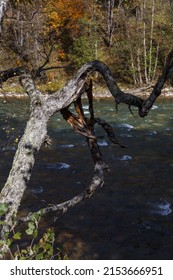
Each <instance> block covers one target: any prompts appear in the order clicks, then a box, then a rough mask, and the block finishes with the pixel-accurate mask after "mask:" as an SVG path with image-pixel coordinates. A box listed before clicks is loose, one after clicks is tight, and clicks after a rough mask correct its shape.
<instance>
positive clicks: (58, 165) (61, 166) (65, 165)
mask: <svg viewBox="0 0 173 280" xmlns="http://www.w3.org/2000/svg"><path fill="white" fill-rule="evenodd" d="M46 167H47V168H48V169H54V170H58V169H68V168H70V165H69V164H68V163H65V162H59V163H48V164H47V165H46Z"/></svg>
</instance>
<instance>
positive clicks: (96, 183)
mask: <svg viewBox="0 0 173 280" xmlns="http://www.w3.org/2000/svg"><path fill="white" fill-rule="evenodd" d="M103 183H104V177H103V169H102V166H101V165H100V164H98V163H96V164H95V167H94V176H93V179H92V182H91V183H90V185H89V186H88V187H87V188H86V189H85V190H84V191H83V192H82V193H81V194H79V195H77V196H75V197H73V198H72V199H70V200H68V201H66V202H63V203H61V204H57V205H52V206H49V207H46V208H43V209H41V210H39V211H38V212H37V213H38V214H41V215H44V214H47V213H49V212H56V217H58V216H60V215H62V214H64V213H65V212H67V210H69V208H71V207H74V206H75V205H76V204H78V203H80V202H81V201H82V200H84V199H86V198H89V197H91V196H92V195H93V194H94V193H95V191H96V189H97V188H98V187H102V186H103ZM31 217H32V213H31V214H29V215H28V216H27V217H23V218H20V219H18V220H17V223H21V222H27V221H29V220H31Z"/></svg>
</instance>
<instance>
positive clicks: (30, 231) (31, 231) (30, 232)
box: [25, 228, 34, 235]
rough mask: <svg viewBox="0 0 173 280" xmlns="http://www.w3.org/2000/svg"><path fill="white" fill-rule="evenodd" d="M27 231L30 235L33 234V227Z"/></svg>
mask: <svg viewBox="0 0 173 280" xmlns="http://www.w3.org/2000/svg"><path fill="white" fill-rule="evenodd" d="M25 232H26V234H28V235H32V234H33V232H34V230H33V229H31V228H28V229H27V230H26V231H25Z"/></svg>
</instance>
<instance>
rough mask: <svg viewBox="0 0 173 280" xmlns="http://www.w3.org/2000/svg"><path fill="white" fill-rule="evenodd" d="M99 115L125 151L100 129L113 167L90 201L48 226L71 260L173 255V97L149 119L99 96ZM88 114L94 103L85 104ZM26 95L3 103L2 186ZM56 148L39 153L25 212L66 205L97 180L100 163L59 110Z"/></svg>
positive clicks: (53, 124)
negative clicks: (94, 177) (95, 174)
mask: <svg viewBox="0 0 173 280" xmlns="http://www.w3.org/2000/svg"><path fill="white" fill-rule="evenodd" d="M94 106H95V114H96V117H100V118H103V119H105V120H106V121H108V122H109V123H110V124H111V125H112V127H113V129H114V132H115V135H116V136H117V138H118V139H119V140H120V141H121V143H123V144H125V145H127V146H128V147H127V148H126V149H122V148H120V147H119V146H116V145H114V144H112V143H111V142H110V141H109V140H108V138H107V136H106V135H105V133H104V131H102V130H101V128H99V127H98V128H97V135H98V136H99V137H100V138H99V145H100V149H101V152H102V155H103V158H104V160H105V161H106V163H107V164H108V165H109V168H110V171H109V172H105V184H104V186H103V187H102V188H99V189H98V190H97V191H96V193H95V194H94V195H93V196H92V197H91V198H90V199H87V200H85V201H83V202H82V203H80V204H79V205H77V206H76V207H74V208H73V209H70V210H69V211H68V212H67V213H66V214H64V215H63V216H61V217H60V218H59V219H56V215H53V216H52V217H49V221H47V222H46V219H45V221H44V223H43V225H42V226H43V229H44V228H46V227H47V226H48V225H47V223H49V224H50V220H51V223H52V225H53V226H54V227H55V232H56V236H57V242H58V243H61V244H63V247H64V250H65V251H66V252H67V254H68V258H69V259H173V139H172V138H173V100H171V99H160V100H159V101H157V103H156V104H155V105H154V106H153V108H152V110H151V111H150V113H149V115H148V117H146V118H144V119H141V118H140V117H139V116H138V112H137V109H136V108H133V113H134V116H133V115H132V114H131V113H130V112H129V110H128V108H127V106H125V105H120V106H119V110H118V113H117V114H116V112H115V104H114V103H113V101H112V100H100V101H95V104H94ZM84 112H85V114H86V116H87V115H88V114H89V111H88V105H87V103H86V104H85V105H84ZM28 115H29V105H28V102H27V100H10V101H9V102H8V101H5V100H0V123H1V125H0V187H1V188H2V187H3V185H4V183H5V181H6V179H7V176H8V173H9V170H10V167H11V164H12V159H13V156H14V154H15V151H16V148H17V143H18V141H19V138H20V136H21V135H22V133H23V131H24V128H25V124H26V121H27V117H28ZM48 133H49V136H50V137H51V139H52V146H51V147H49V148H45V147H43V148H42V149H41V151H40V152H39V154H38V156H37V160H36V164H35V167H34V170H33V174H32V178H31V181H30V184H29V186H28V189H27V191H26V193H25V195H24V198H23V202H22V205H21V207H20V214H21V215H25V214H27V213H28V212H31V211H35V210H38V209H39V208H40V207H46V206H47V205H51V204H54V203H60V202H63V201H65V200H67V199H69V198H71V197H73V196H74V195H76V194H79V193H80V192H81V191H82V190H83V189H84V188H85V187H87V185H88V184H89V183H90V181H91V179H92V175H93V162H92V159H91V156H90V153H89V150H88V147H87V144H86V141H85V139H84V138H83V137H82V136H79V135H77V134H75V133H74V132H73V130H72V128H71V127H69V126H68V125H67V124H66V123H65V121H64V120H63V119H62V117H61V115H60V114H56V115H55V116H53V117H52V118H51V120H50V122H49V126H48Z"/></svg>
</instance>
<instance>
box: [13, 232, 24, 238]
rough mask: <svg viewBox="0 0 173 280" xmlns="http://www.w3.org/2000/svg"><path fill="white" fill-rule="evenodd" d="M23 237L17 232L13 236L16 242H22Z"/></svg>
mask: <svg viewBox="0 0 173 280" xmlns="http://www.w3.org/2000/svg"><path fill="white" fill-rule="evenodd" d="M21 235H22V233H21V232H16V233H15V234H14V235H13V239H15V240H20V239H21Z"/></svg>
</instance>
